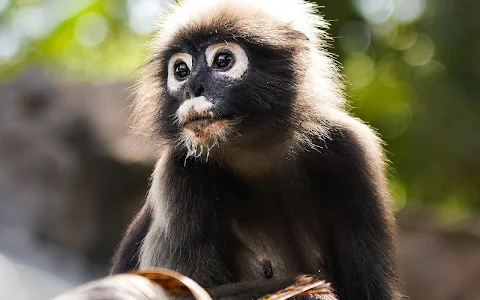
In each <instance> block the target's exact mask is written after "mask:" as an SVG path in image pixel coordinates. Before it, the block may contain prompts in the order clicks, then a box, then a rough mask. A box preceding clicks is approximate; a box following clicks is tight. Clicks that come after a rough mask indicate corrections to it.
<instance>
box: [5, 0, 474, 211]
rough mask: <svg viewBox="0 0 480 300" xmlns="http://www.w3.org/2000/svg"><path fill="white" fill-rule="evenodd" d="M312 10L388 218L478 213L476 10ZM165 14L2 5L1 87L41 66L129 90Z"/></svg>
mask: <svg viewBox="0 0 480 300" xmlns="http://www.w3.org/2000/svg"><path fill="white" fill-rule="evenodd" d="M317 2H318V3H319V4H320V5H322V6H324V8H323V9H322V13H323V14H324V15H325V16H326V18H327V19H328V20H335V21H333V22H332V28H331V33H332V35H333V36H334V37H335V45H334V48H333V51H334V52H335V53H336V54H338V57H339V60H340V61H341V62H342V64H343V73H344V74H345V75H346V79H347V81H348V86H347V93H348V95H349V100H350V102H351V107H352V109H353V112H354V113H355V114H356V115H357V116H359V117H361V118H362V119H364V120H366V121H367V122H368V123H370V124H371V125H372V126H373V127H375V128H378V131H379V133H380V134H381V135H382V137H383V138H384V139H385V140H386V142H387V145H388V146H387V151H388V152H387V153H388V156H389V158H390V160H391V161H392V168H391V169H392V179H391V188H392V192H393V195H394V197H395V199H396V203H397V208H398V209H402V208H403V207H404V206H405V205H407V206H408V205H409V206H410V207H411V206H415V205H416V204H429V205H430V204H431V205H432V206H435V207H437V208H438V211H439V212H441V214H440V215H442V216H444V215H453V214H455V215H458V214H459V212H461V213H460V215H464V214H465V212H469V211H478V210H480V185H479V183H480V159H479V153H480V126H479V125H480V124H479V123H480V122H479V119H480V101H479V100H480V99H479V95H480V84H479V79H480V42H479V39H478V38H476V37H479V36H480V22H478V20H477V14H478V12H480V2H479V1H477V0H463V1H449V0H435V1H434V0H381V1H376V0H341V1H333V0H319V1H317ZM73 3H75V5H73ZM163 5H164V4H163V2H162V1H161V0H138V1H133V0H123V1H119V0H97V1H91V0H82V1H64V0H49V1H48V0H44V1H40V0H37V1H35V0H23V1H20V0H17V1H13V0H12V1H8V0H0V77H3V78H9V77H13V76H15V75H17V74H18V73H19V72H21V71H22V70H24V69H26V68H27V67H29V66H30V65H32V64H41V65H44V66H46V67H47V68H48V69H49V70H51V72H53V73H55V74H56V75H58V76H62V77H64V78H65V77H67V78H70V79H75V80H88V81H99V80H101V81H104V80H131V79H132V74H133V73H134V72H135V70H136V68H137V67H138V66H140V64H141V62H142V60H143V55H144V53H145V50H146V44H145V42H146V41H147V40H148V35H149V33H150V32H151V27H150V28H148V27H149V24H151V23H153V21H152V19H151V17H152V14H158V12H159V9H160V8H161V7H162V6H163ZM142 7H143V8H142ZM142 20H143V23H138V22H139V21H142ZM39 24H40V25H39ZM7 46H8V47H7ZM2 47H3V50H2ZM12 49H13V50H12Z"/></svg>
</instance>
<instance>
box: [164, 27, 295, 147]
mask: <svg viewBox="0 0 480 300" xmlns="http://www.w3.org/2000/svg"><path fill="white" fill-rule="evenodd" d="M213 32H215V31H213ZM163 57H164V58H163V59H162V61H164V62H165V63H164V66H163V70H162V73H161V76H160V80H163V82H164V84H165V86H166V87H167V89H166V91H165V97H164V99H162V103H161V106H162V110H161V115H160V116H159V121H160V129H161V131H162V134H163V135H165V136H166V137H167V139H169V140H171V141H172V142H173V143H175V144H176V145H178V146H180V147H178V149H182V148H183V150H185V149H188V150H189V151H192V149H191V146H192V145H193V146H195V145H200V146H203V147H206V148H209V149H212V148H214V146H218V147H224V146H225V145H226V144H227V145H233V146H234V147H236V148H242V147H247V148H248V147H250V146H251V145H258V143H269V141H270V140H271V139H273V138H276V137H277V136H278V135H281V134H283V133H284V132H285V130H286V129H287V128H288V126H289V124H290V122H291V121H292V120H291V117H292V116H291V112H292V104H293V103H292V101H293V99H294V97H295V86H296V83H295V80H296V75H295V74H297V73H298V72H297V71H298V70H295V68H294V66H295V65H296V64H295V62H294V61H293V56H292V51H288V50H285V49H278V48H275V47H270V46H268V45H265V44H263V45H260V44H257V43H255V42H252V41H249V42H247V41H245V40H242V39H239V38H233V37H232V35H231V34H227V35H222V34H217V35H213V36H211V35H210V31H209V33H208V34H204V35H202V34H200V33H195V34H190V35H185V36H183V37H182V38H181V39H179V40H178V41H176V42H175V43H174V46H173V47H172V48H171V49H169V51H167V52H165V53H163ZM183 146H187V147H183ZM195 155H196V154H195Z"/></svg>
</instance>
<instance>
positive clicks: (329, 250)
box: [112, 0, 399, 300]
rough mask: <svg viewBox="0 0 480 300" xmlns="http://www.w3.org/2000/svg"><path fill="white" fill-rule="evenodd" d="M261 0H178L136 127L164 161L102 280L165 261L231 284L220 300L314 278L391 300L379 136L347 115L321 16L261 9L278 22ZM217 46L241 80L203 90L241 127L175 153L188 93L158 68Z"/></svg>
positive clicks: (390, 219)
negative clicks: (226, 51) (233, 52)
mask: <svg viewBox="0 0 480 300" xmlns="http://www.w3.org/2000/svg"><path fill="white" fill-rule="evenodd" d="M269 1H270V0H265V2H262V1H253V0H248V1H238V2H237V1H233V0H207V1H205V2H202V3H203V4H202V5H203V6H201V7H200V6H198V5H194V4H192V3H193V2H192V1H187V2H186V3H185V5H183V6H181V7H180V8H177V9H176V10H175V11H173V12H172V13H171V14H170V15H169V16H168V17H167V18H166V21H165V22H164V27H163V29H162V30H161V31H160V32H159V35H158V37H157V39H155V41H154V42H153V43H152V46H153V52H152V53H153V54H152V57H151V59H150V60H149V63H147V65H146V66H145V68H144V69H143V72H142V76H141V78H140V81H139V84H138V87H137V100H136V105H135V112H136V115H135V116H136V117H135V119H134V121H135V124H136V125H137V129H138V130H139V131H142V132H144V133H148V134H150V136H151V137H155V138H158V140H159V141H160V142H161V146H160V147H159V149H161V151H160V153H161V154H160V155H161V158H160V159H159V162H158V163H157V166H156V169H155V171H154V174H153V177H152V187H151V189H150V192H149V195H148V199H147V202H146V204H145V207H144V209H143V210H142V212H141V213H140V214H139V216H137V219H136V221H135V222H134V223H132V225H131V226H130V229H129V230H128V231H127V234H126V236H125V238H124V240H123V241H122V243H121V245H120V247H119V250H118V252H117V254H116V256H115V258H114V261H113V267H112V273H119V272H125V271H128V270H130V269H133V268H137V267H139V266H140V267H142V268H148V267H167V268H171V269H174V270H176V271H178V272H180V273H183V274H184V275H186V276H189V277H192V278H193V279H194V280H196V281H197V282H199V283H200V284H201V285H203V286H205V287H208V288H212V287H215V291H216V292H218V289H219V286H225V287H227V286H228V288H227V289H225V290H223V292H220V293H219V295H223V296H225V295H228V294H229V292H228V291H232V292H231V293H230V295H232V294H235V295H237V294H238V293H237V292H233V291H234V290H235V288H232V287H231V284H235V283H238V282H245V281H252V282H254V281H255V282H258V280H260V281H264V283H265V285H267V283H268V282H270V283H272V282H275V281H278V282H282V281H285V280H287V281H288V280H289V279H291V278H294V277H295V276H297V275H299V274H315V273H318V272H319V273H320V276H323V277H324V278H326V279H329V280H331V281H332V284H333V287H334V288H335V289H336V292H337V294H338V295H339V297H340V299H342V300H346V299H360V300H363V299H365V300H367V299H370V300H373V299H378V300H387V299H398V298H399V296H398V295H399V294H398V291H397V267H396V241H395V237H396V228H395V220H394V215H393V210H392V208H391V201H390V197H389V194H388V189H387V181H386V178H385V163H384V161H385V158H384V155H383V151H382V147H381V141H380V140H379V139H378V137H377V136H376V134H375V133H374V132H373V131H372V130H371V129H370V128H369V127H368V126H366V125H365V124H363V123H362V122H361V121H359V120H357V119H355V118H353V117H352V116H350V115H349V114H348V112H346V110H345V108H344V102H345V101H344V98H343V96H342V86H341V83H340V81H339V75H338V71H337V67H336V65H335V63H334V62H333V61H332V59H331V58H330V57H329V55H328V54H327V52H326V50H325V45H326V41H327V35H326V33H325V32H324V31H323V29H321V30H319V29H317V27H316V26H318V25H321V26H323V27H322V28H325V27H326V25H325V23H324V21H323V20H322V19H320V17H318V16H316V15H314V14H313V8H312V6H310V5H308V4H306V3H305V2H302V1H297V0H284V1H278V2H272V3H270V4H271V5H280V6H282V5H284V6H285V7H284V8H285V9H287V10H288V13H286V14H285V15H281V13H282V10H277V9H276V8H274V7H272V6H268V3H269ZM257 2H262V3H257ZM189 5H191V7H189ZM270 8H272V9H270ZM190 10H191V11H190ZM187 11H190V13H189V14H188V16H189V18H188V19H185V20H183V19H182V16H183V15H184V14H185V13H186V12H187ZM277 12H278V13H279V15H278V16H277V15H276V14H275V13H277ZM289 14H290V15H291V16H290V15H289ZM288 17H290V18H292V20H291V21H288V20H285V18H288ZM303 21H305V22H303ZM222 41H225V42H232V43H238V44H239V45H240V46H241V47H242V48H243V49H245V51H246V52H247V56H248V59H249V64H250V65H249V69H248V72H247V73H246V75H245V76H244V78H242V80H241V81H239V82H234V83H231V84H230V83H228V84H223V85H219V82H217V81H215V80H213V81H212V80H211V79H209V77H208V76H207V75H205V76H207V77H205V78H206V79H202V80H204V81H202V84H203V85H204V86H205V93H206V95H207V96H208V97H210V98H212V99H217V100H218V101H217V102H215V107H214V109H216V110H217V111H216V112H218V113H219V114H220V113H228V115H229V116H230V115H231V116H236V117H238V119H236V120H237V121H236V123H234V124H233V125H232V128H231V130H230V131H228V132H227V133H226V135H225V138H224V140H222V142H220V143H219V144H218V145H217V146H216V147H214V148H213V149H211V153H210V152H209V155H208V156H206V157H205V156H201V157H199V158H198V159H194V158H188V157H187V159H186V156H187V151H186V149H185V147H184V146H183V144H181V143H180V144H179V143H178V141H182V139H184V136H183V134H182V128H181V127H179V126H178V124H175V122H174V120H173V119H172V115H173V114H174V113H175V111H176V110H177V109H178V107H179V105H180V103H182V101H184V100H185V99H182V98H181V97H180V98H179V96H178V95H177V94H172V93H171V92H169V91H168V90H167V89H166V80H167V75H168V70H167V68H166V63H167V61H168V59H169V57H170V56H171V55H172V54H174V53H176V52H188V53H191V54H192V55H194V57H197V56H195V55H199V56H198V57H202V56H201V55H203V54H202V53H203V51H204V50H203V49H205V47H207V46H208V45H210V44H212V43H218V42H222ZM197 62H198V64H201V59H200V60H199V59H197ZM200 71H201V72H200V73H198V74H203V73H202V72H205V74H207V73H208V72H209V71H208V70H207V69H200ZM192 72H193V71H192ZM195 74H197V73H195ZM192 76H193V75H192ZM195 76H196V75H195ZM202 76H203V75H202ZM195 78H196V77H195ZM195 78H194V77H192V79H191V80H192V82H193V80H194V79H195ZM202 78H203V77H202ZM188 84H197V83H190V82H189V83H188ZM265 266H268V268H267V269H268V270H267V269H266V267H265ZM266 274H268V275H266ZM252 286H254V284H253V283H252ZM220 289H221V287H220ZM236 291H238V288H237V290H236ZM254 296H257V295H256V294H255V293H254V292H251V293H249V294H248V295H245V294H243V295H242V296H241V297H240V296H237V298H238V299H244V298H245V297H247V298H248V297H254Z"/></svg>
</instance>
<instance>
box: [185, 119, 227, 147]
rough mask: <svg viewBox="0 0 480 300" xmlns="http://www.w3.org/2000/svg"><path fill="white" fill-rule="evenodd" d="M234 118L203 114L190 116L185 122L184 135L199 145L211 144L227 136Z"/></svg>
mask: <svg viewBox="0 0 480 300" xmlns="http://www.w3.org/2000/svg"><path fill="white" fill-rule="evenodd" d="M231 120H232V117H230V116H227V115H215V114H213V113H203V114H194V115H189V116H188V118H186V120H185V121H184V122H183V124H182V128H183V131H184V133H185V134H186V135H187V136H188V137H189V138H190V139H191V140H193V141H195V142H196V143H199V144H206V145H207V144H209V143H211V142H212V141H215V140H218V139H219V138H221V137H223V136H225V132H226V130H227V128H228V127H229V124H230V121H231Z"/></svg>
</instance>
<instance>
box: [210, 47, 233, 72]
mask: <svg viewBox="0 0 480 300" xmlns="http://www.w3.org/2000/svg"><path fill="white" fill-rule="evenodd" d="M233 62H234V57H233V54H232V53H230V52H227V51H220V52H218V53H217V54H216V55H215V58H214V59H213V63H212V67H213V68H214V69H227V68H229V67H230V66H231V65H232V64H233Z"/></svg>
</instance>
